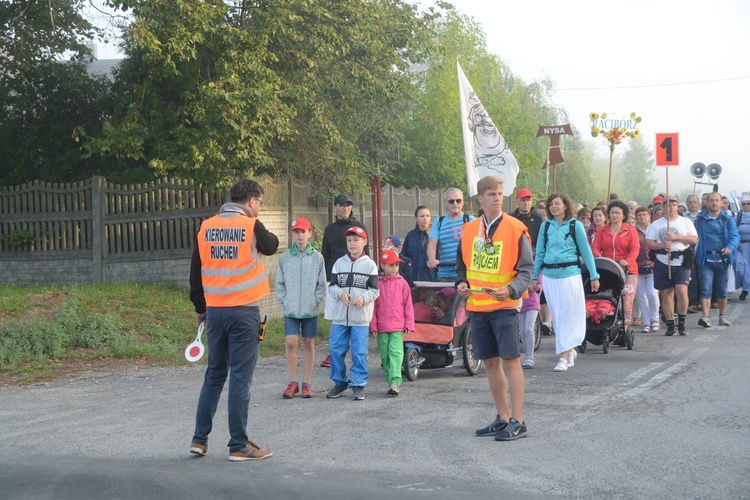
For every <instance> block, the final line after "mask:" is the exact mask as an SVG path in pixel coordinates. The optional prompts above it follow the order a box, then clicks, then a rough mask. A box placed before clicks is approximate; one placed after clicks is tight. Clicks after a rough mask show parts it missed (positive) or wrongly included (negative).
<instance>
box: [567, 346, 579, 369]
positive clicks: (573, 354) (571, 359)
mask: <svg viewBox="0 0 750 500" xmlns="http://www.w3.org/2000/svg"><path fill="white" fill-rule="evenodd" d="M577 357H578V352H576V350H575V349H573V350H572V351H570V353H569V354H568V368H573V367H574V366H575V364H576V358H577Z"/></svg>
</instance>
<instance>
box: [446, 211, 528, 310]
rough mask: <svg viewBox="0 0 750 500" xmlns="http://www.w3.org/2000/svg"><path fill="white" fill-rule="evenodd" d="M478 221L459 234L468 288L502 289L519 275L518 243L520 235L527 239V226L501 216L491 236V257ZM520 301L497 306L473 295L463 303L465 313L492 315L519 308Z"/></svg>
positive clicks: (505, 302) (480, 295) (489, 300)
mask: <svg viewBox="0 0 750 500" xmlns="http://www.w3.org/2000/svg"><path fill="white" fill-rule="evenodd" d="M480 224H482V219H481V217H480V218H479V219H474V220H473V221H471V222H467V223H466V224H464V227H463V229H462V230H461V256H462V257H463V260H464V264H465V265H466V279H467V280H468V281H469V287H470V288H473V289H479V288H484V287H488V288H494V289H498V288H502V287H504V286H508V284H509V283H510V282H511V281H513V280H514V279H515V277H516V274H518V271H516V265H517V264H518V250H519V248H518V240H519V238H520V237H521V235H522V234H525V235H526V237H527V238H528V237H529V231H528V229H527V228H526V226H525V225H524V224H523V223H522V222H520V221H518V220H517V219H514V218H513V217H510V216H509V215H508V214H503V217H502V219H500V224H499V225H498V226H497V229H496V230H495V233H494V234H493V235H492V248H493V249H494V251H493V252H492V253H487V249H486V248H485V238H484V234H482V235H480V234H479V228H480ZM520 304H521V301H520V300H519V299H511V298H508V299H507V300H505V301H502V302H498V301H497V300H495V299H493V298H492V297H490V296H489V295H487V294H486V293H472V294H470V295H469V298H468V300H467V302H466V309H467V310H469V311H475V312H484V311H495V310H497V309H515V308H517V307H518V306H520Z"/></svg>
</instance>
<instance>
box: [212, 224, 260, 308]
mask: <svg viewBox="0 0 750 500" xmlns="http://www.w3.org/2000/svg"><path fill="white" fill-rule="evenodd" d="M254 229H255V219H254V218H252V217H247V216H245V215H239V214H234V213H228V214H220V215H215V216H213V217H211V218H210V219H207V220H205V221H203V224H201V229H200V231H198V252H199V253H200V258H201V281H202V283H203V295H204V296H205V298H206V306H208V307H235V306H244V305H248V304H252V303H253V302H257V301H259V300H260V299H262V298H263V297H265V296H266V295H268V294H269V293H270V292H271V290H270V288H269V286H268V278H267V277H266V269H265V266H264V265H263V261H262V260H260V259H259V258H258V251H257V249H256V248H255V241H254V238H255V233H254V232H253V231H254Z"/></svg>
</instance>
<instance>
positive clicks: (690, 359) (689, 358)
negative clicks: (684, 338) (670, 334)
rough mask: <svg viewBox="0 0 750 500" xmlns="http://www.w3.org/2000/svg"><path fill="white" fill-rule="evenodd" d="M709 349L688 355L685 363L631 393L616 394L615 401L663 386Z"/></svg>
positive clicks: (655, 377)
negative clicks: (663, 383) (662, 384)
mask: <svg viewBox="0 0 750 500" xmlns="http://www.w3.org/2000/svg"><path fill="white" fill-rule="evenodd" d="M708 349H709V348H708V347H701V348H700V349H696V350H694V351H693V352H691V353H690V354H688V355H687V356H686V357H685V359H684V360H683V361H680V362H679V363H675V364H674V365H672V366H670V367H669V368H667V369H666V370H664V371H662V372H660V373H658V374H656V375H654V376H653V377H651V378H650V379H649V380H647V381H646V382H644V383H642V384H640V385H637V386H635V387H633V388H632V389H630V390H629V391H625V392H622V393H620V394H615V396H614V397H615V399H626V398H630V397H632V396H637V395H639V394H642V393H644V392H646V391H647V390H649V389H652V388H654V387H656V386H657V385H659V384H661V383H662V382H665V381H666V380H667V379H669V378H670V377H671V376H672V375H674V374H675V373H677V372H679V371H680V370H682V369H683V368H685V367H686V366H688V365H689V364H690V363H692V362H693V361H695V360H696V359H698V358H699V357H700V356H701V355H703V353H705V352H706V351H708Z"/></svg>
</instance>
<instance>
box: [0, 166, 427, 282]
mask: <svg viewBox="0 0 750 500" xmlns="http://www.w3.org/2000/svg"><path fill="white" fill-rule="evenodd" d="M257 180H258V182H259V183H260V184H261V185H262V186H263V188H264V191H265V193H264V203H265V210H264V214H263V219H264V222H266V223H267V226H268V227H269V229H271V228H272V229H273V231H274V232H276V233H277V234H278V236H279V239H280V240H281V243H282V246H281V247H280V251H283V250H284V249H286V248H287V246H288V243H289V231H288V229H289V225H290V223H291V221H292V220H293V219H295V218H297V217H305V218H307V219H309V220H310V221H311V222H312V224H313V228H314V241H316V242H317V243H320V241H321V239H322V236H323V230H324V228H325V227H326V226H327V225H328V224H329V223H330V222H331V220H332V201H333V200H332V199H331V197H330V196H329V195H328V186H321V185H320V183H313V182H311V181H308V180H296V179H288V178H268V177H263V178H258V179H257ZM226 201H228V192H227V191H222V190H208V189H205V188H203V187H202V186H200V185H197V184H196V183H195V182H194V181H192V180H187V181H183V180H179V179H162V180H161V181H150V182H148V183H143V184H137V185H119V184H118V185H115V184H110V183H108V182H107V181H106V179H104V178H102V177H98V176H95V177H93V178H92V179H89V180H87V181H81V182H78V183H72V184H50V183H44V182H39V181H34V182H31V183H27V184H23V185H19V186H11V187H0V256H2V257H3V258H5V259H7V258H8V257H11V260H12V259H13V257H12V255H13V254H16V253H18V252H34V253H37V254H49V255H50V256H51V257H55V258H59V257H61V256H64V255H73V254H75V255H76V256H77V257H76V258H79V257H78V256H81V255H84V256H85V255H87V254H88V256H89V258H90V259H92V269H93V271H92V275H91V276H92V279H93V280H94V281H102V280H104V279H106V272H105V267H106V266H107V265H108V263H111V262H114V261H117V262H122V261H123V260H122V259H123V258H124V259H126V260H127V261H128V262H137V261H138V259H139V255H143V256H144V257H143V258H144V259H147V260H148V259H149V258H153V256H154V255H155V254H158V253H162V254H166V255H170V256H172V255H189V254H190V252H191V251H192V247H193V245H194V241H195V235H196V234H197V232H198V230H199V228H200V225H201V223H202V222H203V220H205V219H206V218H208V217H211V216H213V215H214V214H216V213H217V212H218V209H219V207H220V206H221V205H222V204H223V203H225V202H226ZM441 202H442V192H441V191H439V190H423V189H419V188H411V189H406V188H402V187H398V188H395V187H390V186H387V185H384V186H383V214H382V215H383V236H387V235H388V234H398V235H399V236H401V237H402V238H403V237H404V236H405V235H406V233H407V232H408V231H409V230H411V229H412V228H413V227H414V209H415V208H416V207H417V205H420V204H422V205H426V206H428V207H429V208H430V209H431V211H432V214H433V218H436V217H438V216H439V215H440V214H441V213H442V210H441V208H442V207H441ZM371 205H372V199H371V197H370V196H369V195H364V196H359V197H358V198H355V207H354V215H355V217H356V218H357V219H358V220H361V221H363V222H364V223H365V224H366V225H367V226H368V227H372V207H371ZM25 231H28V233H29V235H30V236H29V239H30V240H32V241H30V242H27V243H25V244H23V245H11V244H10V242H9V241H8V240H7V238H8V237H9V236H11V235H16V236H18V235H19V234H21V232H25ZM82 252H83V253H82ZM170 258H171V257H170ZM181 258H182V257H181Z"/></svg>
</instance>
